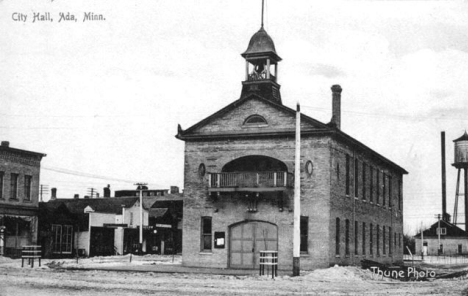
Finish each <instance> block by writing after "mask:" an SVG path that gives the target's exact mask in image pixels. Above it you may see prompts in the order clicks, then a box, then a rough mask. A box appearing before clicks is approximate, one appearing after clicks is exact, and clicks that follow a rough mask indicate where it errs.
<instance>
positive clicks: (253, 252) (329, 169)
mask: <svg viewBox="0 0 468 296" xmlns="http://www.w3.org/2000/svg"><path fill="white" fill-rule="evenodd" d="M242 57H244V59H245V61H246V63H245V80H244V81H243V82H242V92H241V96H240V98H239V99H238V100H236V101H234V102H232V103H231V104H229V105H228V106H226V107H225V108H223V109H221V110H219V111H218V112H216V113H214V114H212V115H210V116H208V117H207V118H205V119H204V120H202V121H200V122H198V123H196V124H195V125H193V126H192V127H190V128H188V129H186V130H183V129H182V128H181V127H180V126H179V127H178V134H177V136H176V137H177V138H178V139H180V140H182V141H184V142H185V163H184V188H185V191H184V220H183V250H182V254H183V255H182V256H183V257H182V260H183V265H185V266H200V267H201V266H203V267H217V268H241V269H252V268H257V267H258V264H259V252H260V251H263V250H274V251H278V260H279V269H292V262H293V214H294V213H293V196H294V175H293V172H294V169H295V165H296V164H295V163H294V156H295V116H296V110H293V109H291V108H289V107H287V106H284V105H283V104H282V100H281V93H280V85H279V84H278V80H277V77H278V64H279V62H280V61H281V58H280V57H279V55H278V54H277V52H276V50H275V46H274V43H273V40H272V39H271V37H270V36H269V35H268V34H267V32H266V31H265V30H264V28H263V26H262V27H261V28H260V30H259V31H258V32H257V33H255V34H254V35H253V36H252V38H251V39H250V42H249V44H248V47H247V50H246V51H245V52H244V53H243V54H242ZM331 90H332V96H331V97H332V100H331V101H332V102H331V103H332V109H333V116H332V119H331V121H330V122H329V123H327V124H325V123H322V122H319V121H317V120H315V119H313V118H311V117H308V116H306V115H304V114H302V115H301V127H300V130H301V142H300V145H301V155H300V163H299V164H297V165H299V166H300V178H301V185H300V188H301V192H300V204H301V206H300V207H301V210H300V216H301V219H300V235H301V239H300V250H301V258H300V265H301V269H305V270H308V269H315V268H324V267H329V266H330V265H334V264H340V265H348V264H359V263H360V261H361V260H362V259H369V260H375V261H378V262H381V263H390V262H401V261H402V260H403V238H402V237H403V196H402V186H403V175H404V174H407V172H406V171H405V170H404V169H403V168H402V167H400V166H399V165H397V164H395V163H393V162H392V161H390V160H389V159H387V158H385V157H384V156H382V155H380V154H379V153H377V152H375V151H373V150H372V149H370V148H369V147H367V146H366V145H365V144H363V143H361V142H359V141H357V140H356V139H354V138H352V137H350V136H349V135H347V134H346V133H344V132H343V131H341V127H340V122H341V113H340V102H341V91H342V89H341V87H340V86H339V85H334V86H332V88H331ZM187 111H188V110H187Z"/></svg>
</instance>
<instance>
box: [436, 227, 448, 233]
mask: <svg viewBox="0 0 468 296" xmlns="http://www.w3.org/2000/svg"><path fill="white" fill-rule="evenodd" d="M439 232H440V235H447V228H445V227H444V228H437V234H439Z"/></svg>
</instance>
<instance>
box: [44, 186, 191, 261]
mask: <svg viewBox="0 0 468 296" xmlns="http://www.w3.org/2000/svg"><path fill="white" fill-rule="evenodd" d="M53 192H54V193H56V191H53ZM120 192H121V193H122V192H126V193H128V194H120V197H110V196H107V193H106V191H105V194H104V196H105V197H104V198H81V199H80V198H74V199H66V198H57V197H56V196H52V198H51V200H49V201H48V202H47V203H41V204H40V208H41V211H40V233H41V239H40V242H41V245H42V246H43V250H44V254H45V256H47V257H72V256H75V255H76V251H78V252H79V254H80V255H84V256H108V255H114V254H127V253H135V252H136V250H137V248H138V244H139V227H140V199H139V197H137V196H134V192H133V191H132V190H125V191H120ZM150 192H151V193H153V192H156V191H153V190H148V192H145V191H143V193H144V194H143V246H142V251H143V252H144V253H172V252H174V251H175V252H177V251H178V250H179V249H180V248H181V236H182V234H181V231H182V230H181V220H182V197H181V196H180V195H179V194H170V193H168V191H167V190H165V194H164V196H163V195H152V194H148V193H150ZM174 241H176V243H178V245H177V244H175V243H174Z"/></svg>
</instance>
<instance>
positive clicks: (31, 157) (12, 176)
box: [0, 141, 46, 256]
mask: <svg viewBox="0 0 468 296" xmlns="http://www.w3.org/2000/svg"><path fill="white" fill-rule="evenodd" d="M45 156H46V155H45V154H43V153H37V152H31V151H26V150H21V149H16V148H12V147H10V145H9V142H7V141H3V142H1V145H0V255H6V256H18V255H19V254H20V252H21V247H22V246H25V245H31V244H36V243H37V212H38V196H39V176H40V166H41V160H42V158H43V157H45Z"/></svg>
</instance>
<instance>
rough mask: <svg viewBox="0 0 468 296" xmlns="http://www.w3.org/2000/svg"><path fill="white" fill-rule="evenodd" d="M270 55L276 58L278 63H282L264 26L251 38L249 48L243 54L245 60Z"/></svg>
mask: <svg viewBox="0 0 468 296" xmlns="http://www.w3.org/2000/svg"><path fill="white" fill-rule="evenodd" d="M265 54H270V55H273V56H274V57H275V59H276V60H277V61H281V58H280V57H279V56H278V54H277V53H276V49H275V44H274V43H273V39H271V37H270V35H268V33H267V32H266V31H265V29H263V26H262V27H261V28H260V30H258V32H257V33H255V34H254V35H253V36H252V38H250V42H249V46H248V47H247V50H246V51H245V52H244V53H243V54H242V56H243V57H244V58H248V57H249V56H250V57H255V56H263V55H265Z"/></svg>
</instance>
